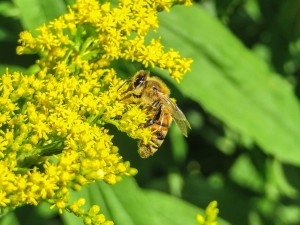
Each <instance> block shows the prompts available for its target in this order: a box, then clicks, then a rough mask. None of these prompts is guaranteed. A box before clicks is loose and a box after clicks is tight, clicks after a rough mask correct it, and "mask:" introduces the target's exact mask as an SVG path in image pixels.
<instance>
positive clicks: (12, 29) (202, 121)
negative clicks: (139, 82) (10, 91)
mask: <svg viewBox="0 0 300 225" xmlns="http://www.w3.org/2000/svg"><path fill="white" fill-rule="evenodd" d="M69 3H72V0H69V1H68V0H65V1H64V0H14V1H9V0H2V1H1V2H0V49H1V51H0V70H1V73H3V72H4V71H5V68H6V67H9V68H10V71H14V70H19V71H24V72H26V71H27V69H28V68H29V67H30V65H32V64H33V63H34V61H35V60H36V58H37V56H17V55H16V54H15V48H16V46H17V40H18V33H19V32H20V31H22V30H24V29H31V30H33V29H34V28H35V27H37V26H39V25H41V24H42V23H44V22H47V21H50V20H51V19H53V18H55V17H57V16H59V15H61V14H63V13H64V12H65V11H66V4H69ZM299 34H300V1H299V0H231V1H229V0H223V1H217V0H205V1H196V2H194V4H193V6H192V7H184V6H176V7H174V8H173V9H171V12H170V13H166V12H162V13H161V14H160V28H159V30H158V32H157V33H155V34H152V35H153V36H154V37H157V36H159V35H161V36H162V42H163V43H164V45H165V46H166V49H168V48H171V47H172V48H175V49H176V50H178V51H180V53H181V54H182V55H183V56H184V57H191V58H193V59H194V63H193V65H192V70H191V72H190V73H188V74H187V75H186V76H185V78H184V79H183V81H182V83H181V84H179V85H178V84H176V83H175V82H174V81H173V80H171V79H170V78H169V77H168V75H167V74H166V73H162V72H161V71H160V70H156V69H154V70H153V71H152V72H153V73H154V74H157V75H161V76H162V77H163V79H164V80H165V81H166V83H167V84H168V85H169V87H170V89H171V91H172V97H174V98H176V99H177V103H178V105H179V106H180V108H181V109H182V111H183V112H184V113H185V114H186V116H187V118H188V119H189V121H190V123H191V126H192V130H191V131H190V133H189V137H188V138H187V139H185V138H184V137H183V136H182V135H181V134H180V131H179V130H178V128H177V127H176V126H175V125H174V124H173V125H172V126H171V128H170V130H169V133H168V136H167V138H166V140H165V142H164V144H163V145H162V147H161V148H160V149H159V151H158V152H157V153H156V154H155V155H154V156H153V157H151V158H149V159H146V160H145V159H141V158H139V156H138V154H137V152H136V150H137V143H136V141H134V140H131V139H130V138H128V137H127V136H126V135H125V134H122V133H120V132H118V131H117V130H116V129H115V128H114V127H113V126H107V128H109V129H110V131H111V133H112V134H114V135H115V138H114V143H115V144H116V145H118V146H119V147H120V153H121V155H123V156H124V158H125V160H129V161H130V162H131V164H132V166H133V167H135V168H137V169H138V170H139V173H138V175H137V176H136V177H135V180H136V181H134V180H133V179H125V180H124V181H123V182H121V183H120V184H117V185H115V186H113V187H110V186H108V185H105V184H103V183H101V182H99V183H96V184H94V185H91V186H89V187H87V188H86V189H84V190H83V191H82V192H80V193H74V197H76V196H77V197H78V196H79V197H81V196H86V197H87V198H88V199H90V202H91V204H95V203H97V204H100V205H101V206H102V207H103V208H102V210H103V211H104V212H105V215H107V216H108V217H109V218H111V219H113V220H114V221H115V223H116V224H121V225H123V224H125V225H130V224H141V225H144V224H152V225H153V224H164V225H165V224H178V225H179V224H196V221H195V215H196V213H197V212H201V211H200V209H198V208H197V207H200V208H205V207H206V205H207V204H208V203H209V202H210V201H212V200H217V201H218V207H219V209H220V218H221V219H222V220H221V221H220V224H236V225H247V224H249V225H263V224H264V225H268V224H276V225H284V224H290V225H293V224H295V225H297V224H300V198H299V197H300V196H299V187H300V168H299V166H300V107H299V96H300V78H299V75H300V74H299V73H300V38H299ZM115 67H116V69H117V70H118V71H119V72H120V73H121V74H134V73H135V72H136V71H137V70H139V69H141V67H140V65H137V64H129V63H128V62H116V65H115ZM136 182H137V184H138V186H137V185H136ZM182 200H183V201H182ZM190 203H191V204H190ZM225 221H227V222H225ZM41 223H43V224H44V225H61V224H70V225H71V224H72V225H74V224H82V222H81V220H80V219H78V220H76V219H75V218H74V217H73V216H71V215H69V214H67V213H65V214H63V216H62V217H59V216H58V214H57V212H55V211H51V210H49V206H48V205H44V204H42V205H41V206H39V207H21V208H18V209H16V210H15V212H14V213H9V214H7V215H6V216H4V217H3V218H2V219H1V220H0V224H5V225H6V224H22V225H23V224H25V225H26V224H31V225H34V224H41Z"/></svg>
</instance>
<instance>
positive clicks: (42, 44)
mask: <svg viewBox="0 0 300 225" xmlns="http://www.w3.org/2000/svg"><path fill="white" fill-rule="evenodd" d="M174 4H186V5H189V4H190V1H188V0H177V1H176V0H170V1H168V0H156V1H148V0H133V1H129V0H120V1H119V3H118V5H117V6H116V7H112V6H111V5H110V3H109V2H104V3H99V1H96V0H77V1H76V3H75V4H74V5H73V6H70V7H69V8H68V9H69V12H68V13H67V14H65V15H63V16H61V17H59V18H57V19H55V20H53V21H52V22H50V23H49V24H44V25H42V26H41V27H39V28H38V29H37V31H38V34H37V36H35V37H34V36H33V35H32V34H31V33H30V32H28V31H24V32H22V33H21V34H20V40H19V43H20V46H19V47H18V48H17V53H18V54H33V53H39V55H40V56H41V57H40V59H39V60H37V62H36V65H37V66H38V67H39V71H38V72H37V73H36V74H31V75H27V74H22V73H19V72H15V73H12V74H11V73H9V71H8V70H7V71H6V73H5V74H3V75H2V76H1V79H0V127H1V129H0V131H1V132H0V183H1V188H0V208H1V209H2V208H11V209H13V208H15V207H18V206H21V205H24V204H33V205H37V204H39V203H40V202H42V201H47V202H49V204H50V205H51V208H57V209H58V211H59V213H62V212H63V211H64V210H67V211H70V212H73V213H74V214H76V215H77V216H79V217H81V218H83V220H84V223H85V224H106V225H110V224H113V223H112V221H107V220H106V219H105V216H104V215H103V214H101V211H100V207H99V206H92V207H91V208H90V209H89V210H87V211H86V210H84V209H83V208H82V206H83V205H84V204H85V200H84V199H79V200H78V201H76V202H74V203H70V202H69V199H70V190H71V189H73V190H80V188H81V186H83V185H85V184H88V183H92V182H95V181H97V180H103V181H105V182H107V183H108V184H115V183H116V182H118V181H120V180H121V178H122V176H134V175H135V174H136V173H137V170H136V169H134V168H131V167H130V163H129V162H124V161H123V158H122V156H121V155H120V154H119V153H118V147H117V146H114V144H113V143H112V138H113V135H112V134H110V131H109V130H107V129H106V128H104V126H103V125H105V124H107V123H110V124H113V125H114V126H116V127H117V129H118V130H120V131H122V132H126V133H127V134H128V135H129V136H130V137H132V138H134V139H138V140H142V142H143V143H145V144H147V143H150V142H151V138H152V136H153V132H152V131H151V130H150V129H149V128H142V127H141V126H140V125H141V124H144V123H145V122H146V121H147V120H148V119H149V118H148V115H147V114H146V112H145V109H144V107H143V105H142V104H136V103H134V102H126V101H123V100H122V99H123V97H124V96H122V92H123V91H122V90H123V88H124V89H126V88H127V85H128V84H124V82H125V81H124V80H121V79H120V78H118V76H117V72H116V71H115V69H114V68H113V67H112V66H111V63H112V61H114V60H116V59H125V60H130V61H132V62H134V61H135V62H140V63H141V64H143V65H144V66H145V67H159V68H161V69H166V70H168V71H169V72H170V74H171V76H172V77H174V78H175V79H176V80H177V81H178V82H179V81H180V80H181V79H182V77H183V75H184V74H185V73H186V72H187V71H188V70H189V66H190V64H191V62H192V61H191V59H186V58H181V57H180V54H179V53H178V52H177V51H175V50H173V49H170V50H169V51H165V49H164V46H163V45H162V44H161V42H160V38H158V39H152V40H150V42H149V44H146V43H145V41H144V40H145V37H146V35H147V34H148V32H149V31H150V30H154V31H155V30H156V29H157V28H158V26H159V25H158V18H157V14H158V12H159V11H161V10H167V11H168V10H170V8H171V7H172V6H173V5H174ZM123 84H124V85H123ZM122 85H123V86H122ZM121 86H122V88H121ZM120 88H121V90H120Z"/></svg>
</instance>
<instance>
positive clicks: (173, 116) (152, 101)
mask: <svg viewBox="0 0 300 225" xmlns="http://www.w3.org/2000/svg"><path fill="white" fill-rule="evenodd" d="M126 92H128V93H131V95H133V96H134V99H135V100H136V101H137V102H143V103H144V104H145V105H146V110H147V112H148V113H149V115H150V118H151V119H149V121H147V123H146V124H144V126H145V127H150V128H151V130H153V132H154V134H155V137H154V138H152V140H151V141H152V143H154V144H155V145H152V144H147V145H145V144H143V143H142V142H140V143H139V150H138V153H139V155H140V156H141V158H148V157H149V156H151V155H153V154H154V153H155V152H156V151H157V150H158V148H159V147H160V146H161V145H162V143H163V141H164V139H165V137H166V135H167V133H168V129H169V126H170V125H171V123H172V120H174V121H175V123H176V124H177V126H178V127H179V129H180V131H181V132H182V134H183V135H184V136H185V137H187V128H190V129H191V126H190V124H189V122H188V120H187V119H186V117H185V115H184V114H183V112H182V111H181V110H180V109H179V108H178V106H177V105H176V103H175V102H173V101H172V100H171V99H170V97H169V95H170V90H169V88H168V87H167V85H166V84H165V83H164V82H163V81H161V80H160V79H159V78H157V77H150V73H149V72H148V71H145V70H140V71H138V72H137V73H136V74H135V75H134V76H133V77H132V78H131V79H130V80H129V87H128V89H127V91H126Z"/></svg>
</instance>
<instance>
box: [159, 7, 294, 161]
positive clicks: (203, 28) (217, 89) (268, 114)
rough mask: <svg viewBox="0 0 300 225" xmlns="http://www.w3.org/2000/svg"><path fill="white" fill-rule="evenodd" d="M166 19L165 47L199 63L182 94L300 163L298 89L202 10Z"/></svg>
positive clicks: (164, 16) (269, 148) (180, 9)
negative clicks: (295, 90)
mask: <svg viewBox="0 0 300 225" xmlns="http://www.w3.org/2000/svg"><path fill="white" fill-rule="evenodd" d="M160 21H161V26H160V29H159V34H160V35H162V37H163V38H162V40H163V42H164V45H165V46H166V47H174V46H176V49H177V50H179V51H180V53H181V54H182V55H184V56H185V57H191V58H193V60H194V63H193V64H192V72H191V73H189V74H187V75H186V77H185V78H184V79H183V81H182V83H181V84H180V89H181V91H182V93H183V94H184V95H185V96H187V97H189V98H191V99H193V100H194V101H196V102H198V103H199V104H201V105H202V106H203V107H204V108H205V109H206V110H207V111H208V112H210V113H211V114H213V115H214V116H216V117H217V118H219V119H220V120H222V121H223V122H224V123H225V124H226V125H227V126H229V127H230V128H231V129H233V130H236V131H238V132H239V133H240V134H241V135H242V136H244V137H246V138H249V139H251V140H253V142H255V143H256V144H258V145H259V146H260V147H261V148H262V150H263V151H264V152H266V153H267V154H271V155H273V156H274V157H276V158H277V159H279V160H280V161H283V162H286V163H290V164H294V165H300V151H299V145H300V108H299V103H298V101H297V98H296V96H295V95H294V92H293V86H292V85H291V84H290V83H288V82H287V81H286V80H284V79H283V78H282V77H280V76H279V75H277V74H275V73H273V72H271V71H270V69H269V68H268V66H267V64H266V63H265V62H263V61H260V60H259V59H258V58H257V57H256V56H255V55H254V54H253V53H252V52H251V51H250V50H249V49H247V48H246V47H245V46H243V44H242V43H241V42H240V41H239V40H238V39H237V38H236V37H234V36H233V35H232V34H231V33H230V32H229V31H228V29H226V28H225V27H224V26H223V25H222V24H220V23H219V22H218V21H217V20H215V19H214V18H212V17H211V16H210V15H208V14H207V12H205V11H204V10H202V9H201V8H200V7H196V6H194V7H175V8H174V9H173V10H172V12H171V13H170V14H168V13H161V14H160ZM174 24H176V26H174ZM192 126H193V124H192Z"/></svg>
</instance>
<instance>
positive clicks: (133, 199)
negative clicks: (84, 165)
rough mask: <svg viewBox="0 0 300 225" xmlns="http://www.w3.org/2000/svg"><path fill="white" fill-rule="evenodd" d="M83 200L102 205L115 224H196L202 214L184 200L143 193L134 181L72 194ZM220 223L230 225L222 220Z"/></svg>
mask: <svg viewBox="0 0 300 225" xmlns="http://www.w3.org/2000/svg"><path fill="white" fill-rule="evenodd" d="M80 197H84V198H86V199H87V202H89V203H90V204H91V205H92V204H99V205H100V206H101V211H102V213H104V215H105V216H106V217H107V218H108V219H110V220H112V221H114V224H116V225H123V224H126V225H136V224H139V225H161V224H164V225H182V224H189V225H193V224H195V225H196V224H197V222H196V215H197V214H199V213H201V212H202V213H203V210H201V209H199V208H197V207H195V206H193V205H191V204H189V203H187V202H184V201H182V200H181V199H178V198H175V197H172V196H169V195H167V194H163V193H160V192H157V191H144V190H142V189H140V188H139V187H138V186H137V184H136V183H135V182H134V179H132V178H126V179H124V180H123V181H122V182H120V183H118V184H116V185H108V184H105V183H103V182H97V183H95V184H92V185H89V186H87V187H83V190H82V191H81V192H78V193H73V198H80ZM63 218H64V221H65V222H66V224H69V225H74V224H75V223H74V221H75V220H74V221H73V220H72V219H70V218H75V217H74V216H72V215H69V213H64V214H63ZM78 220H80V219H78ZM76 224H78V222H77V223H76ZM79 224H80V223H79ZM219 224H220V225H222V224H227V223H225V222H224V221H222V220H220V223H219Z"/></svg>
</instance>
